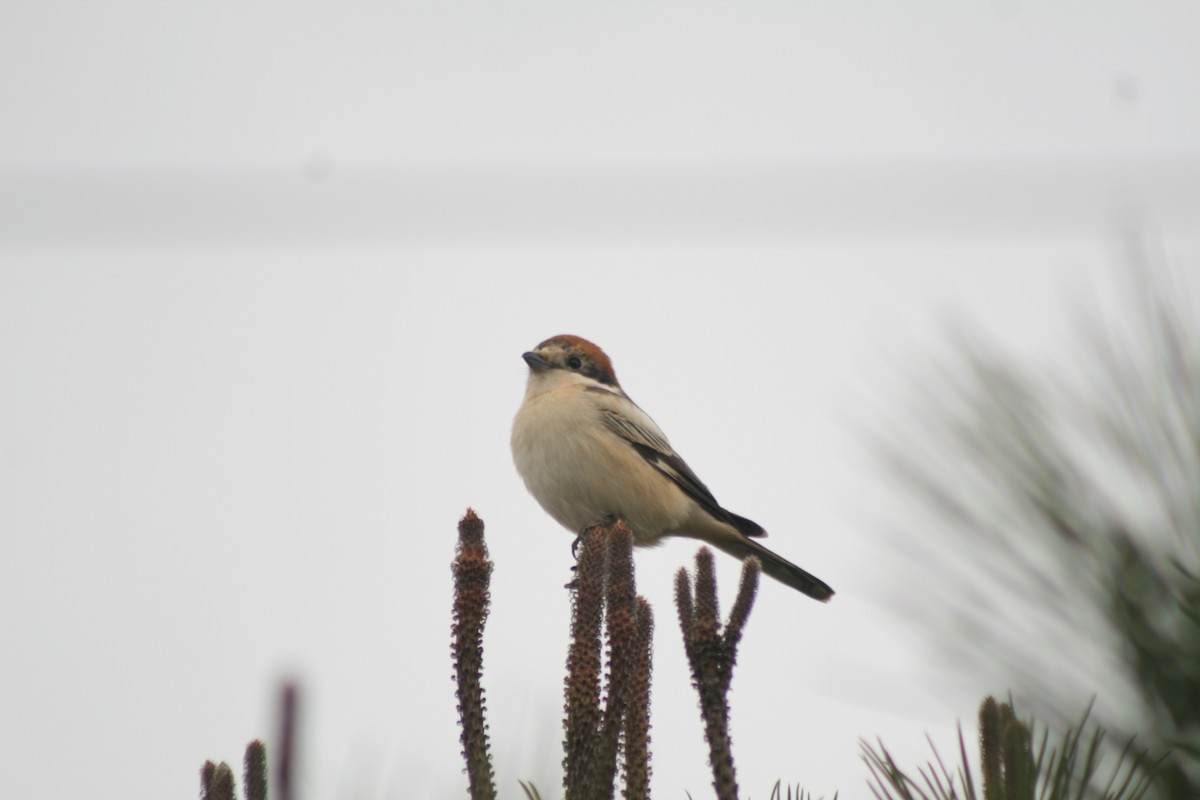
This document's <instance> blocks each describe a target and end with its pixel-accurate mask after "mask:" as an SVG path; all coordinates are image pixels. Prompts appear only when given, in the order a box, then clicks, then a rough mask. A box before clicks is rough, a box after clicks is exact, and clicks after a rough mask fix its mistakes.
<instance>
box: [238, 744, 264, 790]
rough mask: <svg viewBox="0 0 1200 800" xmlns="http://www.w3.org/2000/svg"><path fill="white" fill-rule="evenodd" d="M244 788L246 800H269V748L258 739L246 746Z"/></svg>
mask: <svg viewBox="0 0 1200 800" xmlns="http://www.w3.org/2000/svg"><path fill="white" fill-rule="evenodd" d="M244 766H245V772H244V773H243V774H242V786H243V787H244V790H245V793H246V800H267V748H266V745H264V744H263V743H262V742H260V741H259V740H258V739H255V740H254V741H253V742H251V743H250V744H248V745H246V758H245V762H244Z"/></svg>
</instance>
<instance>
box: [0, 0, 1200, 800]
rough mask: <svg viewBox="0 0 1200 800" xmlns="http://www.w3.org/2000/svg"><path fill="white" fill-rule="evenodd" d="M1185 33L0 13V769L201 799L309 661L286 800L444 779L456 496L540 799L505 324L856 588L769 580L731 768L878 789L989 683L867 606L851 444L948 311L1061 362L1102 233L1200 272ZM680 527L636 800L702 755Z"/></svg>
mask: <svg viewBox="0 0 1200 800" xmlns="http://www.w3.org/2000/svg"><path fill="white" fill-rule="evenodd" d="M1197 30H1200V7H1198V6H1197V5H1196V4H1195V3H1192V2H1163V3H1143V4H1139V5H1138V6H1137V7H1136V8H1135V7H1134V6H1133V5H1131V4H1123V3H1116V2H1102V3H1098V4H1097V3H1087V4H1084V3H1055V4H1043V5H1040V6H1039V5H1038V4H1030V3H1014V2H995V3H991V4H988V3H976V4H950V3H922V4H918V5H917V6H916V7H912V6H910V7H907V8H905V9H900V8H898V7H894V5H893V4H887V3H869V2H856V3H842V4H839V5H837V6H836V7H833V6H830V7H829V8H822V7H819V6H815V5H812V4H805V5H799V4H784V3H779V4H770V3H761V2H759V3H743V4H739V5H738V6H737V7H730V6H728V5H723V4H709V3H700V4H697V3H686V4H684V3H679V4H655V5H652V6H649V7H648V6H646V5H645V4H634V3H629V4H617V5H613V4H607V5H604V6H603V7H593V8H583V7H580V6H575V7H567V6H562V5H561V4H559V5H551V4H548V3H547V4H521V5H512V4H510V5H508V6H507V7H505V6H503V5H494V4H492V5H487V4H483V3H474V4H468V5H459V6H453V7H451V6H446V5H445V4H427V5H413V4H408V5H399V4H391V5H385V4H379V3H340V4H320V5H318V4H295V3H282V2H268V3H255V4H233V3H207V4H200V3H179V4H161V3H148V2H142V3H139V2H129V1H128V0H114V2H110V3H105V4H86V3H62V2H43V3H24V2H8V3H6V4H5V5H4V6H3V7H2V8H0V536H2V537H3V539H2V541H3V557H2V558H0V641H2V642H3V647H4V656H3V668H2V669H3V672H2V673H0V674H3V676H4V680H3V681H0V709H3V713H0V776H3V778H4V783H5V785H6V786H7V787H8V788H9V789H10V791H11V792H12V793H13V795H14V796H31V797H45V798H74V797H79V796H82V795H96V794H99V795H101V796H107V795H108V794H116V793H118V792H120V793H121V794H123V795H126V796H132V797H135V798H143V797H144V798H147V799H148V798H151V797H154V798H161V797H189V796H193V795H194V793H195V792H196V791H197V785H198V780H197V770H198V768H199V766H200V764H201V763H202V762H203V761H204V760H205V759H206V758H214V759H225V760H230V761H236V760H238V759H240V757H241V750H242V748H243V747H244V745H245V743H246V742H247V741H248V740H250V739H251V738H255V737H266V738H268V740H269V739H270V738H271V736H272V731H273V727H274V719H273V713H274V710H275V694H274V692H275V690H276V687H277V683H278V681H280V680H281V679H283V678H285V677H292V678H295V679H297V680H299V681H300V687H301V692H302V695H301V702H302V704H303V706H302V708H303V716H302V722H303V729H302V731H301V736H302V745H303V756H304V758H303V765H302V769H303V774H302V779H303V780H302V787H303V790H304V797H306V798H312V799H314V800H315V799H316V798H346V799H347V800H349V798H361V797H366V798H375V797H404V798H408V797H431V798H438V797H445V796H462V791H463V790H462V788H461V787H462V786H464V785H465V782H464V779H463V777H462V776H461V774H460V772H461V763H460V761H459V756H458V749H459V746H458V738H457V737H458V734H457V730H456V727H455V716H454V715H455V711H454V705H455V704H454V698H453V685H452V683H451V681H450V672H451V670H450V660H449V645H448V643H449V625H450V620H449V602H450V591H451V587H450V582H449V566H448V565H449V562H450V559H451V557H452V554H453V545H454V535H455V523H456V521H457V520H458V518H459V517H460V516H461V515H462V513H463V512H464V510H465V509H466V507H467V506H471V507H473V508H475V509H476V510H477V511H478V513H479V514H480V516H482V518H483V519H484V521H485V523H486V524H487V537H488V543H489V545H490V547H491V551H492V555H493V558H494V560H495V562H496V571H495V576H494V584H493V585H494V596H493V611H492V616H491V620H490V622H489V627H488V633H487V640H486V666H485V677H484V680H485V687H486V689H487V691H488V699H489V702H488V707H489V712H490V718H489V721H490V725H491V732H492V734H493V737H494V745H495V747H494V750H495V755H496V766H497V771H498V780H499V784H500V787H501V791H502V794H503V795H504V796H507V797H511V796H515V795H516V792H517V786H516V780H517V779H518V778H531V779H533V780H535V781H537V782H538V784H539V786H541V788H542V789H543V793H544V794H546V795H547V796H554V795H555V794H556V791H557V769H558V765H559V763H560V761H561V748H560V744H559V743H560V740H561V731H560V727H559V725H560V716H561V707H562V698H561V678H562V663H563V660H564V657H565V652H566V628H567V615H568V605H567V596H566V592H565V591H564V590H563V589H562V585H563V583H564V582H565V581H566V580H567V578H568V570H569V566H570V563H571V559H570V543H571V537H570V535H569V534H568V533H567V532H566V531H563V530H562V529H560V528H559V527H558V526H557V525H556V524H555V523H554V522H553V521H552V520H550V519H549V518H548V517H547V516H546V515H545V514H544V513H543V512H542V511H541V510H540V509H539V508H538V506H537V505H536V503H535V502H534V501H533V500H532V499H531V498H530V497H529V496H528V495H527V494H526V492H525V490H524V488H523V486H522V485H521V483H520V480H519V478H518V477H517V475H516V473H515V470H514V469H513V467H512V464H511V458H510V456H509V452H508V432H509V425H510V422H511V418H512V415H513V413H514V412H515V410H516V408H517V406H518V404H519V403H520V400H521V396H522V392H523V389H524V378H525V369H526V368H525V365H524V363H523V362H522V361H521V359H520V354H521V353H522V352H523V351H525V350H527V349H529V348H531V347H532V346H533V345H535V344H537V343H538V342H539V341H541V340H542V339H545V338H547V337H548V336H551V335H553V334H557V333H564V332H570V333H577V334H580V335H583V336H586V337H588V338H591V339H593V340H594V341H596V342H597V343H599V344H600V345H601V346H602V347H604V348H605V349H606V350H607V351H608V352H609V354H610V355H611V356H612V358H613V361H614V364H615V366H616V370H617V374H618V376H619V377H620V379H621V382H622V385H623V386H624V387H625V388H626V389H627V390H628V391H629V393H630V394H631V395H632V396H633V398H634V399H635V400H636V401H637V402H638V403H639V405H641V406H642V407H643V408H644V409H645V410H646V411H647V412H648V413H649V414H650V415H651V416H653V417H654V418H655V420H656V421H657V422H658V423H659V424H660V426H661V427H662V428H663V429H664V430H665V431H666V433H667V434H668V436H669V437H670V438H671V440H672V443H673V444H674V445H675V446H676V447H677V448H678V449H679V450H680V451H681V453H682V454H683V455H684V456H685V457H686V458H687V459H688V462H689V464H690V465H691V466H692V467H693V468H694V469H695V470H696V472H697V473H698V474H699V475H700V476H701V477H702V478H703V479H704V480H705V482H706V483H707V484H708V485H709V486H710V487H711V488H712V489H713V491H714V493H715V494H716V496H717V497H718V498H719V499H720V500H721V502H722V503H723V504H725V505H726V506H728V507H729V508H731V509H732V510H734V511H736V512H738V513H740V514H743V515H745V516H748V517H750V518H752V519H754V520H756V521H757V522H759V523H760V524H762V525H763V526H764V527H766V528H767V529H768V530H769V531H770V532H771V538H770V541H769V544H770V545H771V546H772V547H774V548H776V549H777V550H778V551H779V552H780V553H781V554H783V555H785V556H786V557H788V558H790V559H792V560H794V561H796V562H797V563H798V564H800V565H802V566H804V567H805V568H806V569H809V570H810V571H812V572H813V573H815V574H817V575H819V576H820V577H821V578H823V579H825V580H826V581H827V582H829V583H830V584H831V585H832V586H833V587H834V588H835V589H837V590H838V595H837V596H836V597H835V598H834V600H833V601H832V602H831V603H830V604H828V605H825V606H823V605H820V604H817V603H813V602H811V601H809V600H807V599H805V598H802V597H799V596H797V595H795V594H794V593H792V592H790V591H788V590H786V589H785V588H783V587H780V586H778V585H776V584H773V583H764V586H763V589H762V591H761V592H760V595H759V599H758V604H757V607H756V609H755V612H754V614H753V616H752V617H751V619H750V623H749V625H748V628H747V631H746V636H745V639H744V642H743V645H742V657H741V662H740V664H739V666H738V670H737V672H736V673H735V675H734V683H733V686H734V690H733V698H732V702H733V708H734V717H733V737H734V744H735V751H734V752H735V756H736V758H737V764H738V768H739V778H740V783H741V784H742V786H743V789H744V791H745V793H746V794H749V795H751V796H754V797H765V796H766V795H767V794H768V793H769V789H770V786H771V784H772V783H773V782H774V781H775V780H776V779H780V778H781V779H783V780H785V781H791V782H800V783H802V784H803V785H804V787H805V788H807V789H809V790H811V791H813V792H814V793H816V794H821V793H825V794H828V795H832V793H833V792H834V791H835V790H840V791H841V793H842V794H841V796H842V797H846V798H853V797H862V796H865V795H866V789H865V787H864V783H863V776H864V774H865V773H864V769H863V767H862V766H861V764H860V763H859V762H858V756H857V740H858V738H859V737H867V738H874V737H875V736H882V737H883V738H884V740H885V742H886V743H887V744H888V746H889V747H890V748H892V749H893V750H894V752H896V753H897V754H898V755H899V756H901V757H902V758H906V759H907V760H908V761H909V763H914V764H915V763H916V760H917V759H918V758H922V759H923V758H924V757H925V755H926V751H925V743H924V740H923V738H922V736H923V733H924V732H926V731H928V732H930V733H931V735H933V736H934V738H935V741H938V742H939V743H941V744H942V746H943V748H944V752H946V753H947V754H949V753H951V752H952V750H951V742H952V741H953V738H952V737H953V726H954V723H955V722H956V721H957V720H958V719H966V720H967V721H968V722H969V720H970V717H971V716H972V714H973V712H974V706H975V704H976V703H977V702H978V700H979V699H980V698H981V697H982V695H983V694H984V693H987V692H996V693H1003V692H1004V691H1005V690H1006V688H1007V687H1005V686H1003V685H995V683H994V679H993V678H992V677H991V676H981V675H964V674H947V672H946V671H945V670H944V669H943V668H941V667H939V666H938V665H937V664H936V658H935V656H934V655H933V653H932V652H931V651H930V649H929V647H928V646H927V644H926V642H924V641H923V640H922V639H920V638H919V637H916V636H913V635H912V634H911V633H910V631H909V629H908V628H907V627H906V624H905V620H903V619H902V618H900V617H898V615H897V614H896V613H895V610H894V609H895V608H896V607H898V606H897V603H896V602H895V601H896V598H897V597H898V596H902V595H903V593H904V592H906V591H907V592H912V591H920V587H913V586H908V585H906V584H905V582H904V575H903V574H897V570H896V569H895V565H894V563H893V562H892V561H891V560H890V558H891V557H890V553H891V552H892V548H893V547H895V546H897V545H898V544H899V545H900V546H903V538H901V539H900V542H899V543H898V542H897V541H896V540H895V537H904V536H919V535H920V531H915V530H907V529H906V528H905V525H904V523H903V520H902V519H897V518H896V506H895V505H894V504H893V503H891V502H890V501H889V500H888V499H887V486H886V484H885V483H884V481H883V480H882V479H881V477H880V475H879V472H878V471H877V470H876V469H875V467H874V464H873V461H872V458H871V454H870V451H869V449H868V448H867V447H866V440H867V438H868V436H869V434H870V433H871V432H877V431H878V429H879V427H880V420H881V419H884V418H885V414H886V413H889V412H891V411H894V410H895V409H896V408H898V407H900V406H901V405H902V401H901V399H900V398H901V397H902V396H904V394H903V392H902V391H901V390H900V389H899V388H898V387H900V386H902V385H903V378H902V376H903V375H905V374H907V373H909V372H911V371H912V370H915V369H920V367H921V365H923V364H925V363H926V361H927V358H928V357H929V355H930V354H931V353H934V352H939V351H942V350H944V349H945V346H946V344H947V343H946V341H945V336H944V333H943V332H944V330H945V328H946V323H948V322H951V321H962V320H967V321H971V322H974V323H978V324H979V325H980V326H982V327H985V328H987V329H989V330H991V331H994V332H995V333H996V334H997V335H998V336H1000V337H1001V338H1003V339H1004V340H1005V341H1007V342H1009V343H1010V344H1012V346H1013V347H1015V348H1017V349H1018V350H1019V351H1021V352H1023V353H1027V354H1031V355H1037V356H1038V357H1043V358H1051V357H1054V355H1055V354H1056V353H1059V352H1060V347H1059V345H1060V343H1061V342H1062V341H1064V331H1065V330H1066V327H1067V324H1066V321H1065V320H1067V318H1068V317H1069V316H1070V312H1071V311H1072V310H1075V309H1078V308H1079V307H1080V306H1081V305H1086V304H1087V303H1088V302H1089V301H1090V299H1091V298H1093V297H1108V296H1110V295H1111V294H1112V293H1113V289H1112V281H1111V277H1112V275H1113V274H1114V269H1116V268H1118V267H1119V266H1120V262H1121V258H1120V253H1121V242H1122V238H1123V237H1124V236H1126V235H1128V233H1129V232H1130V231H1136V232H1139V233H1140V234H1142V235H1145V236H1147V237H1149V238H1150V239H1152V240H1153V241H1154V242H1155V243H1156V245H1155V246H1156V247H1161V249H1162V251H1163V252H1164V253H1165V254H1166V258H1167V259H1168V260H1169V261H1171V262H1172V263H1174V264H1175V265H1176V266H1177V267H1178V268H1179V270H1180V271H1181V272H1183V273H1194V272H1196V270H1197V264H1200V227H1198V226H1197V222H1196V220H1197V219H1200V216H1198V215H1197V213H1198V212H1200V144H1198V143H1200V96H1198V95H1197V90H1196V82H1195V76H1196V75H1200V48H1196V47H1195V35H1196V31H1197ZM1191 288H1192V289H1195V282H1193V283H1192V284H1191ZM1062 350H1065V348H1062ZM694 550H695V548H694V547H693V546H691V544H690V543H688V542H674V543H671V544H669V545H667V546H665V547H662V548H660V549H658V550H654V551H647V552H640V553H639V554H638V555H637V566H638V580H639V590H640V591H641V592H642V593H643V594H645V595H646V596H647V597H648V598H649V599H650V600H651V602H652V604H653V605H654V608H655V613H656V619H657V632H656V636H655V685H654V699H653V707H652V714H653V717H652V724H653V726H654V727H653V730H652V736H653V740H654V791H655V793H656V794H657V795H659V796H661V797H678V796H682V793H683V792H684V791H685V790H687V791H690V792H691V793H692V795H693V796H696V797H701V796H704V795H705V792H706V791H707V786H708V783H709V781H710V778H709V777H708V773H707V769H706V767H705V746H704V743H703V738H702V731H701V726H700V724H699V715H698V712H697V710H696V702H695V698H694V693H693V690H692V689H691V687H690V686H689V685H688V678H687V674H686V665H685V662H684V658H683V653H682V647H681V645H680V643H679V638H678V634H677V630H676V625H675V622H674V610H673V607H672V605H671V580H672V576H673V573H674V571H675V570H676V569H678V567H679V566H681V565H684V564H688V563H689V561H690V558H691V555H692V553H693V552H694ZM718 567H719V578H720V580H721V582H722V589H723V594H724V595H725V596H731V593H732V589H733V588H734V586H735V580H736V574H737V571H736V565H735V564H734V563H733V562H732V561H730V560H729V559H725V558H721V559H719V561H718ZM947 635H962V633H961V632H947ZM1102 690H1103V687H1102V686H1081V687H1080V693H1081V696H1082V697H1084V698H1086V697H1087V696H1088V695H1090V694H1091V693H1092V692H1098V691H1102ZM117 787H120V788H117Z"/></svg>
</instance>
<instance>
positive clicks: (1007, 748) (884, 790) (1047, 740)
mask: <svg viewBox="0 0 1200 800" xmlns="http://www.w3.org/2000/svg"><path fill="white" fill-rule="evenodd" d="M1088 716H1089V715H1088V714H1086V713H1085V714H1084V716H1083V719H1081V720H1080V722H1079V723H1078V725H1075V726H1073V727H1072V728H1070V729H1068V731H1067V732H1066V734H1065V735H1064V736H1063V737H1062V738H1061V740H1057V739H1052V737H1051V735H1050V732H1049V730H1048V729H1045V728H1043V729H1042V730H1041V733H1040V735H1038V734H1036V733H1035V730H1036V729H1035V726H1034V723H1032V722H1029V723H1025V722H1021V721H1020V720H1019V719H1018V718H1017V716H1016V713H1015V712H1014V711H1013V708H1012V706H1011V705H1010V704H1008V703H1003V704H1002V703H997V702H996V700H995V699H993V698H991V697H988V698H987V699H986V700H984V702H983V705H982V706H981V707H980V710H979V736H980V747H979V750H980V759H981V761H982V764H981V769H980V773H981V776H982V785H981V786H980V788H979V790H978V791H977V789H976V782H975V776H974V773H973V772H972V770H971V763H970V759H969V758H968V756H967V744H966V740H965V739H964V738H963V734H962V729H961V728H959V734H958V742H959V758H960V761H959V765H958V767H957V768H956V769H955V771H954V772H951V771H950V769H949V768H947V766H946V763H945V762H944V761H943V760H942V757H941V755H939V754H938V752H937V750H936V749H934V750H933V756H934V760H933V761H931V762H929V763H927V764H926V765H925V766H923V767H920V768H918V769H917V772H916V774H915V775H914V774H912V773H911V772H905V771H904V769H902V768H901V767H900V765H899V764H897V763H896V760H895V759H894V758H893V757H892V754H891V753H890V752H888V750H887V748H886V747H884V745H883V743H882V742H879V743H878V744H877V746H875V745H872V744H870V743H869V742H866V741H863V742H861V747H862V757H863V760H864V761H865V762H866V764H867V768H868V770H869V771H870V773H871V782H870V787H871V791H872V793H873V794H874V795H875V797H876V798H877V800H1140V798H1142V797H1145V796H1146V794H1147V792H1148V791H1149V790H1150V788H1151V786H1152V781H1153V778H1154V767H1155V765H1153V764H1150V763H1149V762H1148V761H1147V759H1146V755H1145V753H1144V752H1143V751H1140V750H1137V749H1135V748H1134V745H1133V741H1132V740H1131V741H1129V742H1128V743H1127V744H1126V745H1125V748H1124V749H1123V750H1121V751H1120V753H1119V755H1118V756H1117V757H1116V759H1115V761H1116V763H1115V765H1114V766H1113V768H1112V770H1111V772H1110V773H1109V778H1108V780H1107V782H1105V783H1104V784H1101V783H1100V780H1101V777H1100V776H1101V768H1100V764H1101V761H1102V758H1103V747H1102V744H1103V741H1104V734H1103V732H1102V731H1101V730H1100V729H1099V728H1098V727H1094V726H1089V725H1088ZM1089 728H1090V729H1091V732H1090V734H1089V733H1087V731H1088V729H1089ZM1035 740H1036V741H1037V742H1038V744H1037V747H1036V749H1035V748H1034V746H1033V744H1034V741H1035ZM930 747H931V748H932V747H933V745H932V743H930Z"/></svg>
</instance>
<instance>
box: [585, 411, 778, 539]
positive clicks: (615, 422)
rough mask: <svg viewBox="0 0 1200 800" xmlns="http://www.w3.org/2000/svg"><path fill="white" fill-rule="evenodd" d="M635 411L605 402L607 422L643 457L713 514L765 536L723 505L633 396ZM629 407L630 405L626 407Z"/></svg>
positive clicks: (738, 527) (754, 524)
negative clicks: (636, 402) (639, 406)
mask: <svg viewBox="0 0 1200 800" xmlns="http://www.w3.org/2000/svg"><path fill="white" fill-rule="evenodd" d="M629 405H630V406H632V412H630V411H623V410H621V409H618V408H616V407H614V406H615V403H613V404H608V403H606V404H605V407H604V408H603V410H602V414H603V419H604V424H605V425H606V426H607V427H608V429H609V430H610V431H612V432H613V433H615V434H616V435H617V436H619V437H620V438H621V439H623V440H624V441H625V442H627V443H628V444H629V446H630V447H632V448H633V449H634V450H636V451H637V452H638V454H639V455H641V457H642V458H644V459H646V461H647V462H648V463H649V464H650V466H652V467H654V468H655V469H657V470H658V471H659V472H661V473H662V474H663V475H665V476H666V477H667V478H668V479H670V480H671V482H673V483H674V484H675V485H676V486H678V487H679V488H680V489H681V490H682V491H683V493H684V494H686V495H687V496H688V497H690V498H692V499H693V500H695V501H696V502H697V503H699V505H700V507H701V508H703V509H704V510H705V511H707V512H708V513H709V514H711V515H712V516H714V517H716V518H717V519H719V520H721V521H722V522H727V523H729V524H730V525H732V526H733V527H734V528H736V529H737V530H739V531H741V532H742V533H743V534H745V535H746V536H765V535H766V531H764V530H763V529H762V527H761V526H759V525H758V524H756V523H754V522H751V521H750V520H748V519H746V518H745V517H739V516H738V515H736V514H732V513H730V512H728V511H726V510H725V509H723V508H721V504H720V503H718V502H717V498H715V497H713V494H712V492H710V491H709V490H708V487H707V486H705V485H704V482H703V481H701V480H700V478H698V477H697V476H696V473H694V472H692V468H691V467H689V466H688V465H687V462H686V461H684V460H683V459H682V458H680V457H679V454H678V453H676V452H675V451H674V450H673V449H672V448H671V444H670V442H668V441H667V437H666V436H665V435H664V434H663V432H662V431H661V430H660V429H659V427H658V425H656V424H654V420H652V419H650V417H649V415H647V414H646V412H644V411H642V410H641V409H640V408H638V407H637V406H636V405H635V404H634V403H633V401H632V400H630V401H629ZM626 408H628V407H626Z"/></svg>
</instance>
